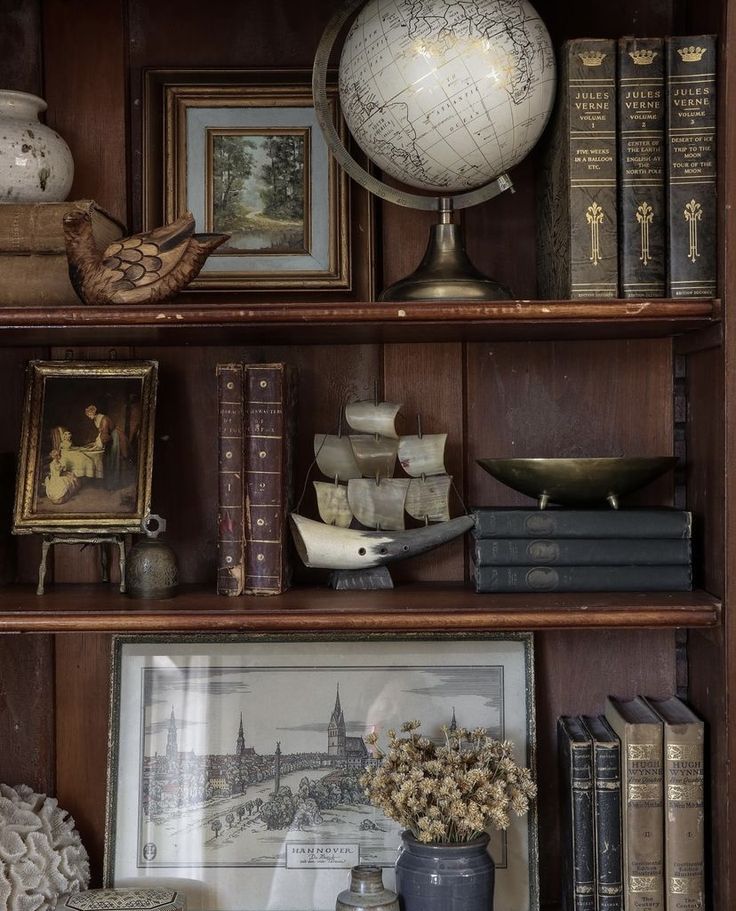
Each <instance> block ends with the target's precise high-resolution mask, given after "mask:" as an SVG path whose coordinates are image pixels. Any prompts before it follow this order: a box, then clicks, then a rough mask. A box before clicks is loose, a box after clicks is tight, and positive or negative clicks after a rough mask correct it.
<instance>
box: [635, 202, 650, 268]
mask: <svg viewBox="0 0 736 911" xmlns="http://www.w3.org/2000/svg"><path fill="white" fill-rule="evenodd" d="M636 220H637V221H638V222H639V234H640V237H641V253H640V255H639V259H640V260H641V261H642V263H643V264H644V265H645V266H648V265H649V259H650V252H649V225H651V223H652V221H653V220H654V209H652V207H651V206H650V205H649V203H648V202H643V203H642V204H641V205H640V206H639V207H638V208H637V210H636Z"/></svg>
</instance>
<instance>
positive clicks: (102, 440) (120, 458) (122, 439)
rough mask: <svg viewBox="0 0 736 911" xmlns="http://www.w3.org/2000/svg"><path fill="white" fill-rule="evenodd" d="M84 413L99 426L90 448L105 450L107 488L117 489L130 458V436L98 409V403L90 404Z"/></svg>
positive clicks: (121, 483) (104, 472)
mask: <svg viewBox="0 0 736 911" xmlns="http://www.w3.org/2000/svg"><path fill="white" fill-rule="evenodd" d="M84 413H85V414H86V415H87V417H88V418H89V419H90V421H92V423H93V424H94V425H95V427H96V428H97V438H96V439H95V441H94V443H92V445H91V447H90V449H91V450H93V451H102V452H104V469H103V478H104V485H105V488H106V489H107V490H115V489H116V488H118V487H121V486H122V485H123V483H124V469H125V465H126V463H127V460H128V438H127V437H126V435H125V434H124V433H123V431H122V430H120V429H119V428H118V427H117V426H116V425H115V423H114V422H113V421H112V419H111V418H110V417H108V415H106V414H102V412H101V411H98V410H97V406H96V405H88V406H87V407H86V408H85V409H84Z"/></svg>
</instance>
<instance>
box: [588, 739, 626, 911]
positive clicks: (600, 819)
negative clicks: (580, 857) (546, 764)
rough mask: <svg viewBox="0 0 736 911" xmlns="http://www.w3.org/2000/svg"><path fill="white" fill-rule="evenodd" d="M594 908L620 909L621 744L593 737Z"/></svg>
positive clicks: (621, 903)
mask: <svg viewBox="0 0 736 911" xmlns="http://www.w3.org/2000/svg"><path fill="white" fill-rule="evenodd" d="M593 764H594V769H593V778H594V781H595V797H594V806H595V813H594V818H595V835H596V895H597V902H598V904H597V911H622V908H623V883H622V881H621V880H622V876H621V872H622V871H621V747H620V745H619V744H618V743H610V744H608V743H596V742H595V741H593Z"/></svg>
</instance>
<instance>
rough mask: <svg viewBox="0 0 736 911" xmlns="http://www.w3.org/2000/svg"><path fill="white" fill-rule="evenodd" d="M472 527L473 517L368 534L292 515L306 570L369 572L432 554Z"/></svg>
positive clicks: (292, 528)
mask: <svg viewBox="0 0 736 911" xmlns="http://www.w3.org/2000/svg"><path fill="white" fill-rule="evenodd" d="M472 527H473V519H472V518H471V517H470V516H458V517H457V518H456V519H450V520H449V521H448V522H441V523H439V524H437V525H427V526H425V527H424V528H414V529H409V530H407V531H369V530H367V529H366V530H361V529H357V528H338V527H337V526H335V525H324V524H323V523H322V522H317V521H315V520H314V519H307V518H305V517H304V516H300V515H299V514H298V513H292V514H291V530H292V534H293V537H294V543H295V544H296V549H297V551H298V552H299V556H300V557H301V559H302V561H303V562H304V565H305V566H309V567H311V568H313V569H368V568H369V567H371V566H382V565H384V564H386V563H393V562H394V561H395V560H405V559H406V558H407V557H415V556H416V555H417V554H423V553H426V551H428V550H433V549H434V548H435V547H439V546H440V545H441V544H445V543H446V542H447V541H452V540H453V539H454V538H457V537H459V536H460V535H462V534H465V532H466V531H469V530H470V529H471V528H472Z"/></svg>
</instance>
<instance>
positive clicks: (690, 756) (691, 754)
mask: <svg viewBox="0 0 736 911" xmlns="http://www.w3.org/2000/svg"><path fill="white" fill-rule="evenodd" d="M667 758H668V759H670V760H672V761H674V762H682V761H685V762H694V761H696V760H701V761H702V759H703V748H702V746H700V745H699V744H690V743H668V744H667Z"/></svg>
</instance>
